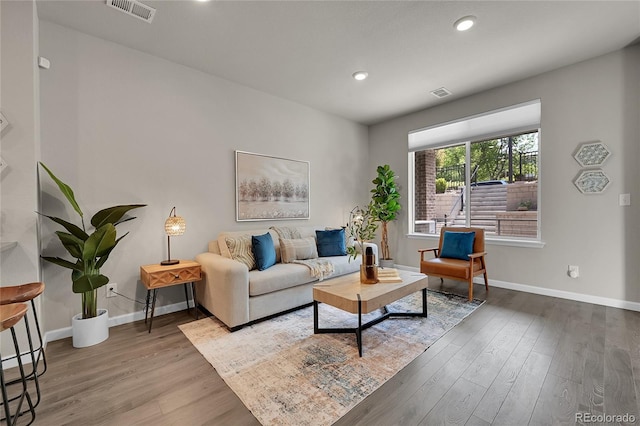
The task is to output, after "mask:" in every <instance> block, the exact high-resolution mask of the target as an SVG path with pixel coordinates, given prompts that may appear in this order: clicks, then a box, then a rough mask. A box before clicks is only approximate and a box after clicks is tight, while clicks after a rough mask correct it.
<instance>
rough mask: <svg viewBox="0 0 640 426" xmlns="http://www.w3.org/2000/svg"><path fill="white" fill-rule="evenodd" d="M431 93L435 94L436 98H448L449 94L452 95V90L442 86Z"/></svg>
mask: <svg viewBox="0 0 640 426" xmlns="http://www.w3.org/2000/svg"><path fill="white" fill-rule="evenodd" d="M431 94H432V95H433V96H435V97H436V98H440V99H442V98H446V97H447V96H450V95H451V92H450V91H448V90H447V89H446V88H444V87H441V88H439V89H436V90H433V91H431Z"/></svg>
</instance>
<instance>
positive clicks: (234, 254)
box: [225, 235, 256, 270]
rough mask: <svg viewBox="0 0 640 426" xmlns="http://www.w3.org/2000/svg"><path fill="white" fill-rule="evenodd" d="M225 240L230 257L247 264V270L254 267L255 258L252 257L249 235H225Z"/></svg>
mask: <svg viewBox="0 0 640 426" xmlns="http://www.w3.org/2000/svg"><path fill="white" fill-rule="evenodd" d="M225 242H226V244H227V247H228V248H229V253H231V258H232V259H233V260H237V261H238V262H241V263H244V264H245V265H247V268H249V270H252V269H255V267H256V259H255V257H253V248H252V246H251V235H240V236H238V237H226V238H225Z"/></svg>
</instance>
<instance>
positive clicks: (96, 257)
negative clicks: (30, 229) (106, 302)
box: [40, 163, 145, 347]
mask: <svg viewBox="0 0 640 426" xmlns="http://www.w3.org/2000/svg"><path fill="white" fill-rule="evenodd" d="M40 165H41V166H42V168H43V169H44V170H45V171H46V172H47V173H48V174H49V176H50V177H51V179H52V180H53V181H54V182H55V183H56V184H57V185H58V188H59V189H60V191H61V192H62V194H63V195H64V196H65V198H66V199H67V201H68V202H69V204H70V205H71V207H73V209H74V210H75V211H76V212H77V213H78V215H79V216H80V222H81V227H80V226H77V225H75V224H73V223H71V222H67V221H65V220H63V219H60V218H58V217H54V216H48V215H45V214H42V215H43V216H45V217H47V218H49V219H51V220H52V221H53V222H55V223H57V224H58V225H61V226H62V227H63V228H64V229H65V230H66V231H67V232H63V231H56V235H57V236H58V238H59V239H60V242H61V243H62V245H63V246H64V248H65V249H66V250H67V251H68V252H69V254H70V255H71V257H73V258H74V259H75V260H74V261H70V260H67V259H63V258H60V257H50V256H42V258H43V259H44V260H46V261H47V262H51V263H54V264H56V265H59V266H62V267H64V268H68V269H71V281H72V291H73V292H74V293H79V294H81V295H82V313H81V314H78V315H76V316H75V317H74V318H73V321H72V331H73V345H74V346H75V347H84V346H90V345H92V344H96V343H100V342H101V341H103V340H105V339H106V338H107V337H108V336H109V331H108V322H107V320H108V313H107V311H106V310H102V309H101V310H100V311H99V310H98V309H97V299H98V288H100V287H102V286H104V285H106V284H107V283H108V282H109V278H108V277H107V276H105V275H103V274H102V273H100V268H102V266H104V264H105V262H106V261H107V259H108V258H109V255H110V254H111V252H112V251H113V249H114V248H115V247H116V245H118V243H119V242H120V241H122V239H123V238H124V237H125V236H126V235H127V234H128V232H127V233H126V234H124V235H122V236H121V237H119V238H116V226H117V225H119V224H120V223H123V222H126V221H129V220H132V219H135V218H134V217H126V218H125V217H124V216H125V215H126V213H127V212H128V211H130V210H133V209H137V208H139V207H144V206H145V204H128V205H118V206H114V207H109V208H106V209H103V210H100V211H99V212H97V213H96V214H94V215H93V217H92V218H91V225H92V226H93V228H94V230H93V232H91V233H88V231H87V229H86V227H85V223H84V214H83V213H82V210H81V209H80V206H79V205H78V203H77V202H76V199H75V196H74V193H73V190H72V189H71V188H70V187H69V186H68V185H67V184H65V183H64V182H62V181H61V180H60V179H58V178H57V177H56V176H55V175H54V174H53V172H52V171H51V170H49V168H48V167H47V166H45V165H44V163H40ZM95 318H99V320H94V321H89V320H91V319H95ZM83 321H88V322H99V323H101V327H102V328H103V329H102V330H101V331H95V332H94V331H91V330H89V331H84V332H83V328H86V324H84V326H83V325H80V324H82V322H83ZM105 326H106V335H105V330H104V327H105ZM78 327H79V328H78ZM96 340H97V341H96Z"/></svg>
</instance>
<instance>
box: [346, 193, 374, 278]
mask: <svg viewBox="0 0 640 426" xmlns="http://www.w3.org/2000/svg"><path fill="white" fill-rule="evenodd" d="M377 229H378V224H377V223H376V218H375V215H374V213H373V206H372V203H369V204H368V205H367V207H366V208H364V209H363V208H361V207H359V206H356V207H354V208H353V210H351V213H350V214H349V223H347V226H346V230H345V232H346V234H347V236H348V237H349V238H353V239H354V240H355V244H354V245H349V246H348V247H347V253H348V254H349V262H351V259H352V258H353V259H355V258H357V257H358V254H361V255H362V265H360V281H361V282H362V283H365V284H374V283H376V282H378V279H377V272H376V271H377V269H376V268H377V266H375V256H374V255H373V253H366V248H365V245H364V243H366V242H367V241H371V240H372V239H374V238H375V236H376V230H377ZM365 254H369V255H370V257H368V258H366V259H365V257H366V255H365ZM367 260H368V261H370V263H369V266H367V265H365V263H366V261H367ZM366 268H372V269H366ZM367 271H369V273H368V272H367Z"/></svg>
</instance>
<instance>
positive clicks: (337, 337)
mask: <svg viewBox="0 0 640 426" xmlns="http://www.w3.org/2000/svg"><path fill="white" fill-rule="evenodd" d="M421 300H422V299H421V297H420V293H419V292H418V293H415V294H413V295H411V296H408V297H405V298H404V299H401V300H399V301H397V302H395V303H394V304H392V305H389V310H390V311H420V310H421V308H422V301H421ZM427 300H428V312H429V316H428V317H427V318H419V317H417V318H390V319H387V320H385V321H383V322H381V323H380V324H377V325H375V326H373V327H371V328H369V329H367V330H365V331H363V333H362V349H363V356H362V358H359V357H358V349H357V346H356V340H355V334H313V307H307V308H303V309H300V310H297V311H294V312H291V313H288V314H285V315H281V316H279V317H276V318H273V319H270V320H267V321H264V322H260V323H258V324H255V325H252V326H250V327H245V328H243V329H241V330H239V331H236V332H234V333H230V332H229V331H228V330H227V328H226V327H225V326H224V325H223V324H222V323H221V322H219V321H218V320H216V319H215V318H213V317H211V318H205V319H202V320H199V321H194V322H191V323H187V324H183V325H181V326H180V329H181V330H182V332H183V333H184V334H185V335H186V336H187V338H188V339H189V340H190V341H191V343H193V345H194V346H195V347H196V348H197V349H198V351H200V353H201V354H202V355H203V356H204V357H205V358H206V360H207V361H209V362H210V363H211V365H213V367H214V368H215V369H216V371H217V372H218V374H219V375H220V376H221V377H222V378H223V379H224V381H225V382H226V383H227V385H228V386H229V387H230V388H231V389H232V390H233V391H234V392H235V393H236V394H237V395H238V397H240V399H241V400H242V402H243V403H244V404H245V405H246V406H247V408H248V409H249V410H250V411H251V412H252V413H253V415H254V416H255V417H256V418H257V419H258V421H260V423H262V424H263V425H314V426H316V425H330V424H332V423H334V422H335V421H336V420H338V419H339V418H340V417H342V416H343V415H344V414H346V413H347V412H348V411H349V410H350V409H352V408H353V407H355V406H356V405H357V404H358V403H359V402H360V401H362V400H363V399H364V398H365V397H367V396H368V395H370V394H371V393H372V392H373V391H374V390H376V389H377V388H378V387H380V386H381V385H382V384H383V383H384V382H386V381H387V380H389V378H391V377H393V375H394V374H396V373H397V372H398V371H400V370H401V369H402V368H403V367H405V366H406V365H407V364H408V363H409V362H411V361H412V360H413V359H415V358H416V357H417V356H418V355H420V354H421V353H422V352H424V351H425V350H426V349H427V348H428V347H429V346H430V345H432V344H433V343H434V342H435V341H436V340H438V339H439V338H440V337H442V336H443V335H444V334H445V333H446V332H447V331H448V330H450V329H452V328H453V327H455V326H456V325H457V324H458V323H460V321H462V320H463V319H464V318H466V317H467V316H468V315H469V314H471V313H472V312H473V311H474V310H475V309H476V308H478V307H479V306H480V305H481V304H482V303H483V302H481V301H478V300H474V301H472V302H468V301H467V298H466V297H460V296H457V295H453V294H445V293H440V292H435V291H429V292H428V298H427ZM379 315H380V313H379V312H372V313H370V314H368V315H367V316H365V317H363V321H365V320H368V319H371V318H373V317H376V316H379ZM319 318H320V320H319V325H320V327H354V326H355V325H356V324H357V316H356V315H353V314H349V313H346V312H343V311H341V310H339V309H336V308H333V307H332V306H329V305H326V304H320V305H319Z"/></svg>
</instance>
